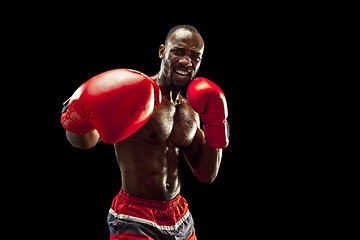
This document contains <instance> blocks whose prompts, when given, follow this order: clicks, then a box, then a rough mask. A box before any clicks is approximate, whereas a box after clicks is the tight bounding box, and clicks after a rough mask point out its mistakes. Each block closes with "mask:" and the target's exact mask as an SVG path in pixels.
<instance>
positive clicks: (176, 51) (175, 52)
mask: <svg viewBox="0 0 360 240" xmlns="http://www.w3.org/2000/svg"><path fill="white" fill-rule="evenodd" d="M171 52H172V53H174V54H175V55H181V54H182V51H181V50H178V49H173V50H171Z"/></svg>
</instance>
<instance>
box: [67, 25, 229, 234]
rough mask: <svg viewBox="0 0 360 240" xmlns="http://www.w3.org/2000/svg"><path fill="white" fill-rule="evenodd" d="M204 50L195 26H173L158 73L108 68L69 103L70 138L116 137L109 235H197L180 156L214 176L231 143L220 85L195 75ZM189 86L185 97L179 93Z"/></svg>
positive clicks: (82, 144)
mask: <svg viewBox="0 0 360 240" xmlns="http://www.w3.org/2000/svg"><path fill="white" fill-rule="evenodd" d="M203 52H204V42H203V39H202V37H201V35H200V34H199V32H198V31H197V30H196V29H195V28H194V27H192V26H189V25H180V26H176V27H174V28H172V29H171V30H170V32H169V34H168V35H167V38H166V40H165V45H164V44H162V45H161V46H160V48H159V57H160V59H161V67H160V71H159V73H157V74H156V75H154V76H152V77H151V78H149V77H147V76H146V75H145V74H142V73H140V72H137V71H133V70H127V69H117V70H112V71H108V72H105V73H102V74H99V75H98V76H95V77H94V78H92V79H90V80H89V81H88V82H86V83H85V84H83V85H82V87H80V88H79V89H78V90H77V91H76V92H75V93H74V94H73V96H72V97H71V98H70V99H69V101H67V102H66V103H65V104H64V109H63V114H62V118H61V122H62V125H63V127H64V128H65V129H66V137H67V139H68V140H69V142H70V143H71V145H73V146H74V147H77V148H81V149H88V148H91V147H93V146H95V145H96V144H97V143H98V142H99V141H101V140H103V141H104V142H105V143H114V147H115V153H116V157H117V161H118V164H119V167H120V172H121V180H122V188H121V190H120V193H119V194H118V195H117V196H116V197H115V198H114V200H113V203H112V207H111V209H110V211H109V215H108V224H109V228H110V239H196V237H195V229H194V224H193V219H192V216H191V214H190V212H189V210H188V206H187V202H186V201H185V199H184V198H183V197H181V196H180V187H181V182H180V173H179V165H180V161H181V159H184V158H185V159H186V161H187V162H188V164H189V166H190V168H191V170H192V172H193V173H194V175H195V176H196V177H197V178H198V179H199V180H200V181H202V182H205V183H211V182H212V181H213V180H214V179H215V178H216V176H217V173H218V170H219V167H220V162H221V158H222V149H223V148H225V147H226V146H227V144H228V124H227V121H226V117H227V106H226V100H225V96H224V94H223V92H222V91H221V89H220V88H219V87H218V86H216V85H215V84H214V83H213V82H211V81H210V80H207V79H205V78H196V79H194V78H195V75H196V73H197V71H198V69H199V67H200V63H201V59H202V55H203ZM104 85H106V87H104ZM99 86H100V87H99ZM109 86H110V87H109ZM186 88H187V96H188V99H186V98H184V97H182V96H181V95H180V92H181V90H183V89H186ZM132 90H134V91H132ZM121 97H122V98H121ZM120 98H121V99H120ZM104 99H105V100H104ZM95 105H96V106H95ZM87 106H90V107H87ZM94 106H95V107H94ZM115 109H116V111H114V110H115ZM132 109H135V110H136V111H133V110H132ZM198 113H199V114H200V118H201V120H202V121H203V125H204V131H203V130H201V129H200V118H199V114H198ZM134 119H135V120H134ZM112 123H115V124H112ZM129 129H130V130H129ZM204 132H205V133H204ZM182 156H183V157H184V158H182Z"/></svg>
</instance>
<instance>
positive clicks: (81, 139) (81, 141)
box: [65, 130, 101, 149]
mask: <svg viewBox="0 0 360 240" xmlns="http://www.w3.org/2000/svg"><path fill="white" fill-rule="evenodd" d="M65 131H66V138H67V140H68V141H69V142H70V144H71V145H72V146H73V147H76V148H79V149H89V148H92V147H94V146H95V145H96V144H97V143H98V142H100V141H101V139H100V135H99V133H98V132H97V131H96V130H94V131H92V132H90V133H86V134H76V133H72V132H70V131H67V130H65Z"/></svg>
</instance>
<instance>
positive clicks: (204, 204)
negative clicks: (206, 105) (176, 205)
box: [8, 6, 321, 239]
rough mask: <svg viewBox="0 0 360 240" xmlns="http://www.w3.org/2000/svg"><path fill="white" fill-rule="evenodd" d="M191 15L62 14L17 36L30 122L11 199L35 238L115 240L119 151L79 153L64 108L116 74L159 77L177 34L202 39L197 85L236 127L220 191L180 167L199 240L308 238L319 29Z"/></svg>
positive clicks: (223, 11) (276, 20) (32, 21)
mask: <svg viewBox="0 0 360 240" xmlns="http://www.w3.org/2000/svg"><path fill="white" fill-rule="evenodd" d="M193 8H194V9H199V10H189V9H190V8H180V7H178V8H174V9H169V10H166V11H165V10H162V9H161V8H159V9H156V10H154V11H153V12H146V11H144V10H142V11H140V9H139V8H137V7H134V6H132V7H127V6H106V7H104V8H103V7H101V8H97V7H93V8H91V9H84V8H82V7H81V6H78V7H77V8H72V7H70V6H57V7H54V6H53V7H52V8H49V9H47V11H45V12H42V13H41V14H34V15H32V16H31V17H29V18H28V20H29V21H27V20H23V21H22V22H21V28H18V29H17V28H14V30H13V31H14V32H15V34H16V41H14V43H15V45H16V46H17V50H20V51H19V52H20V53H21V54H20V55H19V54H17V55H16V66H17V69H16V70H14V71H12V75H13V76H17V74H18V72H22V73H25V75H26V76H25V77H24V81H23V84H22V86H21V88H22V89H23V90H25V92H26V93H24V94H23V97H24V101H23V102H22V103H21V106H18V107H19V109H22V111H21V112H20V114H21V116H22V117H24V118H26V119H27V124H26V125H25V127H22V128H21V129H19V130H18V131H19V133H18V134H12V136H11V137H9V139H8V140H9V142H13V143H19V142H20V143H19V144H18V145H17V146H18V148H17V149H16V150H13V151H14V155H16V156H18V157H17V159H20V160H18V161H15V165H18V170H17V173H16V176H19V177H20V179H21V181H20V186H18V187H17V188H15V190H14V191H15V192H16V194H15V195H16V196H18V197H17V200H18V201H16V205H18V207H17V209H18V211H19V212H25V213H27V214H28V215H31V216H37V217H40V218H41V221H38V222H36V221H35V222H34V221H30V220H29V219H27V218H23V221H22V225H31V229H30V230H28V231H29V232H32V233H35V234H38V235H39V236H41V235H47V236H57V237H60V238H61V237H62V238H64V239H85V238H86V239H108V235H109V232H108V228H107V224H106V216H107V212H108V210H109V208H110V206H111V201H112V199H113V198H114V197H115V195H116V194H117V193H118V191H119V189H120V187H121V182H120V171H119V168H118V166H117V163H116V159H115V154H114V149H113V146H111V145H106V144H104V143H99V144H98V145H97V146H96V147H94V148H93V149H90V150H86V151H83V150H78V149H75V148H73V147H71V146H70V144H69V143H68V142H67V140H66V138H65V135H64V130H63V128H62V126H61V124H60V114H61V109H62V103H63V102H64V101H65V100H66V99H67V98H69V97H70V96H71V95H72V93H73V92H74V91H75V90H76V89H77V87H79V86H80V85H81V84H82V83H83V82H85V81H86V80H88V79H89V78H91V77H93V76H94V75H96V74H99V73H101V72H104V71H107V70H110V69H115V68H132V69H136V70H139V71H142V72H144V73H145V74H147V75H153V74H156V73H157V72H158V71H159V67H160V59H159V58H158V48H159V46H160V44H162V43H163V42H164V40H165V37H166V34H167V32H168V31H169V30H170V28H171V27H173V26H175V25H178V24H190V25H193V26H195V27H196V28H197V29H198V30H199V32H200V33H201V35H202V37H203V39H204V41H205V53H204V56H203V61H202V63H201V67H200V70H199V72H198V76H203V77H206V78H208V79H210V80H212V81H214V82H215V83H216V84H217V85H218V86H220V88H222V90H223V91H224V93H225V95H226V98H227V102H228V108H229V117H228V121H229V123H230V127H231V132H230V144H229V146H228V147H227V148H226V149H225V150H224V152H223V160H222V163H221V168H220V171H219V174H218V177H217V179H216V180H215V181H214V182H213V183H212V184H210V185H207V184H203V183H201V182H199V181H198V180H196V178H195V177H194V176H193V174H192V173H191V171H190V169H189V167H188V166H187V165H186V164H185V163H184V164H182V190H181V194H182V195H183V196H184V197H185V198H186V199H187V201H188V202H189V208H190V211H191V213H192V214H193V218H194V221H195V228H196V235H197V236H198V238H199V239H217V238H216V236H220V235H226V237H224V236H222V237H219V238H218V239H226V238H228V239H234V238H232V237H234V236H237V237H239V238H241V237H242V236H248V235H249V234H250V235H251V236H253V237H256V236H260V235H261V236H300V235H302V234H304V230H303V228H306V229H311V226H309V225H308V224H305V223H304V222H303V221H302V220H300V219H302V217H303V216H304V215H306V214H307V211H308V210H307V206H308V205H309V203H310V202H312V203H313V202H314V201H315V200H314V195H316V194H317V191H318V190H316V191H315V190H314V189H315V188H316V187H315V188H314V187H313V186H311V187H309V184H310V183H309V182H310V181H311V179H313V178H314V176H313V173H314V172H315V170H316V169H317V168H318V165H315V164H314V163H313V162H311V161H310V158H309V156H311V157H314V155H311V154H310V152H311V151H312V150H313V149H316V148H317V147H318V146H317V145H316V141H317V139H319V135H320V134H321V129H318V128H317V130H316V131H313V132H312V133H311V134H312V135H311V136H312V137H311V139H309V137H308V136H309V131H311V130H313V129H314V125H315V126H319V128H320V123H319V122H317V121H316V119H315V117H314V115H315V114H316V112H317V111H318V110H319V109H318V108H316V107H315V109H314V108H311V109H306V110H305V106H307V105H308V104H309V101H310V99H313V98H314V95H313V94H314V89H316V88H317V84H316V83H314V82H313V76H312V75H311V74H310V71H311V70H312V69H313V68H314V65H313V63H314V58H315V59H316V54H315V56H313V58H312V60H311V61H310V60H308V59H307V61H305V60H304V59H305V58H306V57H307V54H308V51H309V46H311V47H313V45H316V44H318V43H317V42H316V33H315V31H314V30H313V28H311V29H310V28H309V29H307V30H306V31H305V30H304V28H305V27H304V26H308V22H306V19H305V18H297V17H295V18H294V17H293V14H298V13H297V12H296V10H295V9H294V8H289V9H288V11H287V12H282V11H274V9H272V10H271V11H268V10H267V8H266V6H262V8H260V9H259V8H258V6H257V7H254V8H249V7H248V6H241V7H239V8H238V9H234V6H223V7H219V8H217V6H216V7H215V8H213V10H212V11H203V10H202V11H201V10H200V9H201V6H197V7H194V6H193ZM193 8H191V9H193ZM300 15H301V14H300ZM24 39H25V40H26V41H24ZM310 40H311V41H312V42H311V43H310ZM19 56H20V57H19ZM14 89H17V88H14ZM27 89H31V91H26V90H27ZM23 106H26V108H24V107H23ZM24 109H25V110H24ZM305 111H306V114H305V113H304V112H305ZM309 111H310V113H309ZM310 123H311V124H310ZM310 128H311V130H310ZM24 133H25V134H24ZM19 139H20V140H19ZM315 157H316V155H315ZM19 166H20V167H19ZM305 169H306V170H305ZM14 179H19V178H17V177H16V178H14ZM314 184H315V183H314ZM310 185H311V184H310ZM315 185H319V186H320V185H321V182H320V183H319V182H317V183H316V184H315ZM304 191H306V192H307V194H305V195H304V194H303V193H304ZM315 202H316V201H315ZM316 217H317V215H316V214H315V217H314V215H313V218H316ZM284 229H285V230H284ZM230 236H232V237H230ZM49 238H50V237H49Z"/></svg>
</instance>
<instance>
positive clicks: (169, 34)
mask: <svg viewBox="0 0 360 240" xmlns="http://www.w3.org/2000/svg"><path fill="white" fill-rule="evenodd" d="M179 28H184V29H186V30H189V31H190V32H193V33H198V34H199V35H201V34H200V33H199V31H198V30H197V29H196V28H195V27H193V26H191V25H186V24H184V25H177V26H175V27H173V28H171V29H170V31H169V32H168V34H167V36H166V39H165V43H166V42H167V41H168V40H169V38H170V36H171V35H172V34H173V33H174V32H175V31H176V30H178V29H179Z"/></svg>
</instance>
